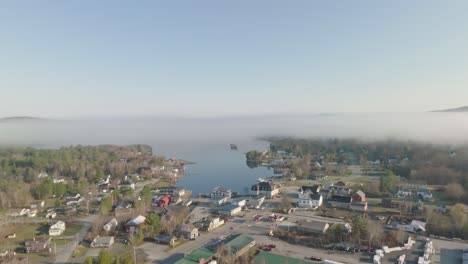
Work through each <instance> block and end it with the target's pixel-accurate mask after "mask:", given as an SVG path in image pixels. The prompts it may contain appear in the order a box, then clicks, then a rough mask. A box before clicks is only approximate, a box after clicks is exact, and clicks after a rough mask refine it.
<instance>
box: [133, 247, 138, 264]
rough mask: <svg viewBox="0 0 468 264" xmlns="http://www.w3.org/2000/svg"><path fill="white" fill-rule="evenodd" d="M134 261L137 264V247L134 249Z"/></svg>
mask: <svg viewBox="0 0 468 264" xmlns="http://www.w3.org/2000/svg"><path fill="white" fill-rule="evenodd" d="M133 259H134V261H135V264H137V257H136V250H135V247H133Z"/></svg>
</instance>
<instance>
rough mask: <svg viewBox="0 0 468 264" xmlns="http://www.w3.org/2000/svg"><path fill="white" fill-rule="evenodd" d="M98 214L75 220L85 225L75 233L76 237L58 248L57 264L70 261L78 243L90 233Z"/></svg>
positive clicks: (64, 263)
mask: <svg viewBox="0 0 468 264" xmlns="http://www.w3.org/2000/svg"><path fill="white" fill-rule="evenodd" d="M98 217H99V216H98V215H90V216H87V217H86V218H83V219H78V220H75V222H82V223H83V227H82V228H81V229H80V231H79V232H78V233H77V234H76V235H75V237H76V238H75V239H73V240H71V241H70V242H68V243H67V244H66V245H64V246H62V247H60V248H58V249H57V256H56V257H55V261H54V263H55V264H66V263H69V260H70V258H71V256H72V254H73V251H74V250H75V248H76V247H77V246H78V244H79V243H80V242H81V241H83V238H84V237H85V236H86V234H87V233H88V231H89V229H90V228H91V225H92V223H93V222H94V221H95V220H96V218H98Z"/></svg>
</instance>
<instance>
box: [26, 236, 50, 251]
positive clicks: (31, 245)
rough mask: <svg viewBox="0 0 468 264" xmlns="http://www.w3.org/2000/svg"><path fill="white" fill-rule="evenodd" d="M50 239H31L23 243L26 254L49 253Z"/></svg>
mask: <svg viewBox="0 0 468 264" xmlns="http://www.w3.org/2000/svg"><path fill="white" fill-rule="evenodd" d="M50 241H51V238H50V237H41V238H33V239H32V240H27V241H25V242H24V248H25V250H26V253H40V252H50Z"/></svg>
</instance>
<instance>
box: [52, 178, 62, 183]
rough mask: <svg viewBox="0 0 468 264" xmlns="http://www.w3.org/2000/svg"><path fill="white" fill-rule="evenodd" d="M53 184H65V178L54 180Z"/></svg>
mask: <svg viewBox="0 0 468 264" xmlns="http://www.w3.org/2000/svg"><path fill="white" fill-rule="evenodd" d="M52 182H53V183H56V184H57V183H65V178H54V179H53V180H52Z"/></svg>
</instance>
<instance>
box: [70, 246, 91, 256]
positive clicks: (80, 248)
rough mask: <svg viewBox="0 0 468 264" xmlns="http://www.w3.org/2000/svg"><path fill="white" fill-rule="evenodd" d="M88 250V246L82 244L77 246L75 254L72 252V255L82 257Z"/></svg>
mask: <svg viewBox="0 0 468 264" xmlns="http://www.w3.org/2000/svg"><path fill="white" fill-rule="evenodd" d="M87 251H88V248H86V247H84V246H82V245H79V246H78V247H76V248H75V250H74V251H73V254H72V257H74V258H80V257H82V256H84V255H85V254H86V252H87Z"/></svg>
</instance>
